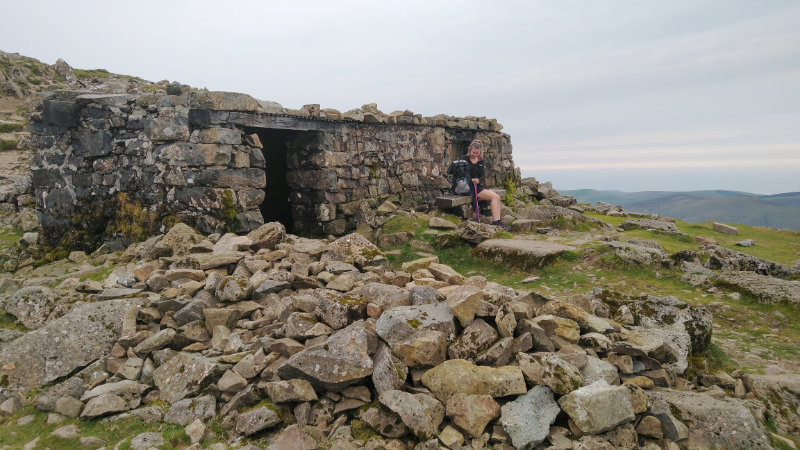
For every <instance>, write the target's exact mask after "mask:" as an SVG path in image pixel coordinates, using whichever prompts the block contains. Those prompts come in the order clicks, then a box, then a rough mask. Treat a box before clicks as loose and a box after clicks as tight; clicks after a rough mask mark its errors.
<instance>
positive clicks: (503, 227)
mask: <svg viewBox="0 0 800 450" xmlns="http://www.w3.org/2000/svg"><path fill="white" fill-rule="evenodd" d="M492 225H494V226H496V227H500V228H502V229H503V230H505V231H511V228H510V227H509V226H508V225H506V224H504V223H503V221H502V220H495V221H494V222H492Z"/></svg>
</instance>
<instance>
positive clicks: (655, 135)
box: [0, 0, 800, 194]
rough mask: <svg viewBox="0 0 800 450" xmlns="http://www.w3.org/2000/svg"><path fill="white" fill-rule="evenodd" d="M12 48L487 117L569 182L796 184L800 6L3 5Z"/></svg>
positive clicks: (356, 102)
mask: <svg viewBox="0 0 800 450" xmlns="http://www.w3.org/2000/svg"><path fill="white" fill-rule="evenodd" d="M0 10H2V11H3V13H4V14H3V15H4V16H5V20H4V21H3V26H2V28H0V50H3V51H6V52H17V53H20V54H22V55H25V56H30V57H33V58H36V59H38V60H40V61H42V62H45V63H48V64H54V63H55V62H56V60H57V59H58V58H63V59H64V60H66V61H67V62H68V63H69V64H70V65H71V66H72V67H74V68H80V69H96V68H104V69H107V70H109V71H111V72H115V73H122V74H128V75H135V76H139V77H141V78H144V79H147V80H151V81H160V80H164V79H166V80H170V81H179V82H181V83H185V84H189V85H191V86H195V87H206V88H208V89H210V90H219V91H234V92H244V93H247V94H250V95H252V96H253V97H256V98H258V99H262V100H271V101H276V102H278V103H280V104H282V105H283V106H284V107H288V108H300V107H301V106H302V105H304V104H310V103H317V104H320V105H321V107H322V108H336V109H339V110H341V111H346V110H349V109H353V108H359V107H361V105H363V104H366V103H377V104H378V108H379V109H380V110H381V111H384V112H387V113H388V112H391V111H394V110H406V109H409V110H411V111H414V112H415V113H419V114H422V115H425V116H432V115H435V114H450V115H454V116H467V115H474V116H486V117H490V118H496V119H497V120H498V121H499V122H500V123H501V124H503V126H504V129H503V132H505V133H508V134H510V135H511V142H512V145H513V149H514V150H513V157H514V162H515V164H516V165H517V166H518V167H519V168H520V169H521V171H522V175H523V176H533V177H535V178H536V179H537V180H539V181H540V182H544V181H551V182H553V187H554V188H556V189H557V190H569V189H579V188H594V189H602V190H622V191H643V190H669V191H690V190H701V189H727V190H737V191H745V192H752V193H758V194H775V193H780V192H796V191H800V1H798V0H759V1H752V0H745V1H740V0H670V1H666V2H665V1H651V0H602V1H597V0H591V1H590V0H523V1H502V0H497V1H488V0H486V1H478V0H437V1H430V0H426V1H418V0H407V1H402V2H388V1H374V0H371V1H370V0H364V1H351V0H337V1H303V0H296V1H293V2H277V1H275V2H272V1H231V2H219V1H204V0H193V1H166V2H164V1H160V0H159V1H149V0H143V1H142V0H140V1H136V2H120V1H113V0H103V1H74V2H63V1H37V0H26V1H18V0H17V1H9V0H0Z"/></svg>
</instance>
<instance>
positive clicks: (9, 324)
mask: <svg viewBox="0 0 800 450" xmlns="http://www.w3.org/2000/svg"><path fill="white" fill-rule="evenodd" d="M0 328H6V329H9V330H19V331H28V330H27V329H26V328H25V326H24V325H22V324H21V323H19V321H18V320H17V318H16V317H14V316H12V315H11V314H9V313H7V312H5V311H0Z"/></svg>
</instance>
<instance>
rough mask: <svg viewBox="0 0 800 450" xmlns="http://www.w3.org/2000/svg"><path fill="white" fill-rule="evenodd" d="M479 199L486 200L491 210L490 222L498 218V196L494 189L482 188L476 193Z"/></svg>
mask: <svg viewBox="0 0 800 450" xmlns="http://www.w3.org/2000/svg"><path fill="white" fill-rule="evenodd" d="M478 199H479V200H488V201H489V208H490V209H491V210H492V222H494V221H495V220H500V196H499V195H497V194H496V193H495V192H494V191H490V190H489V189H484V190H482V191H481V192H480V193H478Z"/></svg>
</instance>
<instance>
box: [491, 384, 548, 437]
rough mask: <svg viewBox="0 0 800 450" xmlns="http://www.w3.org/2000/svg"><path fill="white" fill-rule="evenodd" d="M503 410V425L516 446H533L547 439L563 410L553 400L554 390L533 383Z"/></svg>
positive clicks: (501, 417) (501, 418) (501, 421)
mask: <svg viewBox="0 0 800 450" xmlns="http://www.w3.org/2000/svg"><path fill="white" fill-rule="evenodd" d="M501 410H502V413H501V416H500V424H502V426H503V429H504V430H505V432H506V433H508V435H509V436H510V437H511V443H512V444H513V445H514V447H515V448H531V447H534V446H536V445H539V444H540V443H542V442H544V440H545V439H547V436H548V434H549V432H550V425H552V424H553V422H555V420H556V416H558V413H559V412H561V409H560V408H559V407H558V404H557V403H556V402H555V400H553V391H551V390H550V389H548V388H547V387H544V386H534V387H533V389H531V390H530V391H528V393H526V394H525V395H521V396H519V397H517V399H516V400H514V401H512V402H510V403H507V404H505V405H504V406H503V407H502V408H501Z"/></svg>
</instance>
